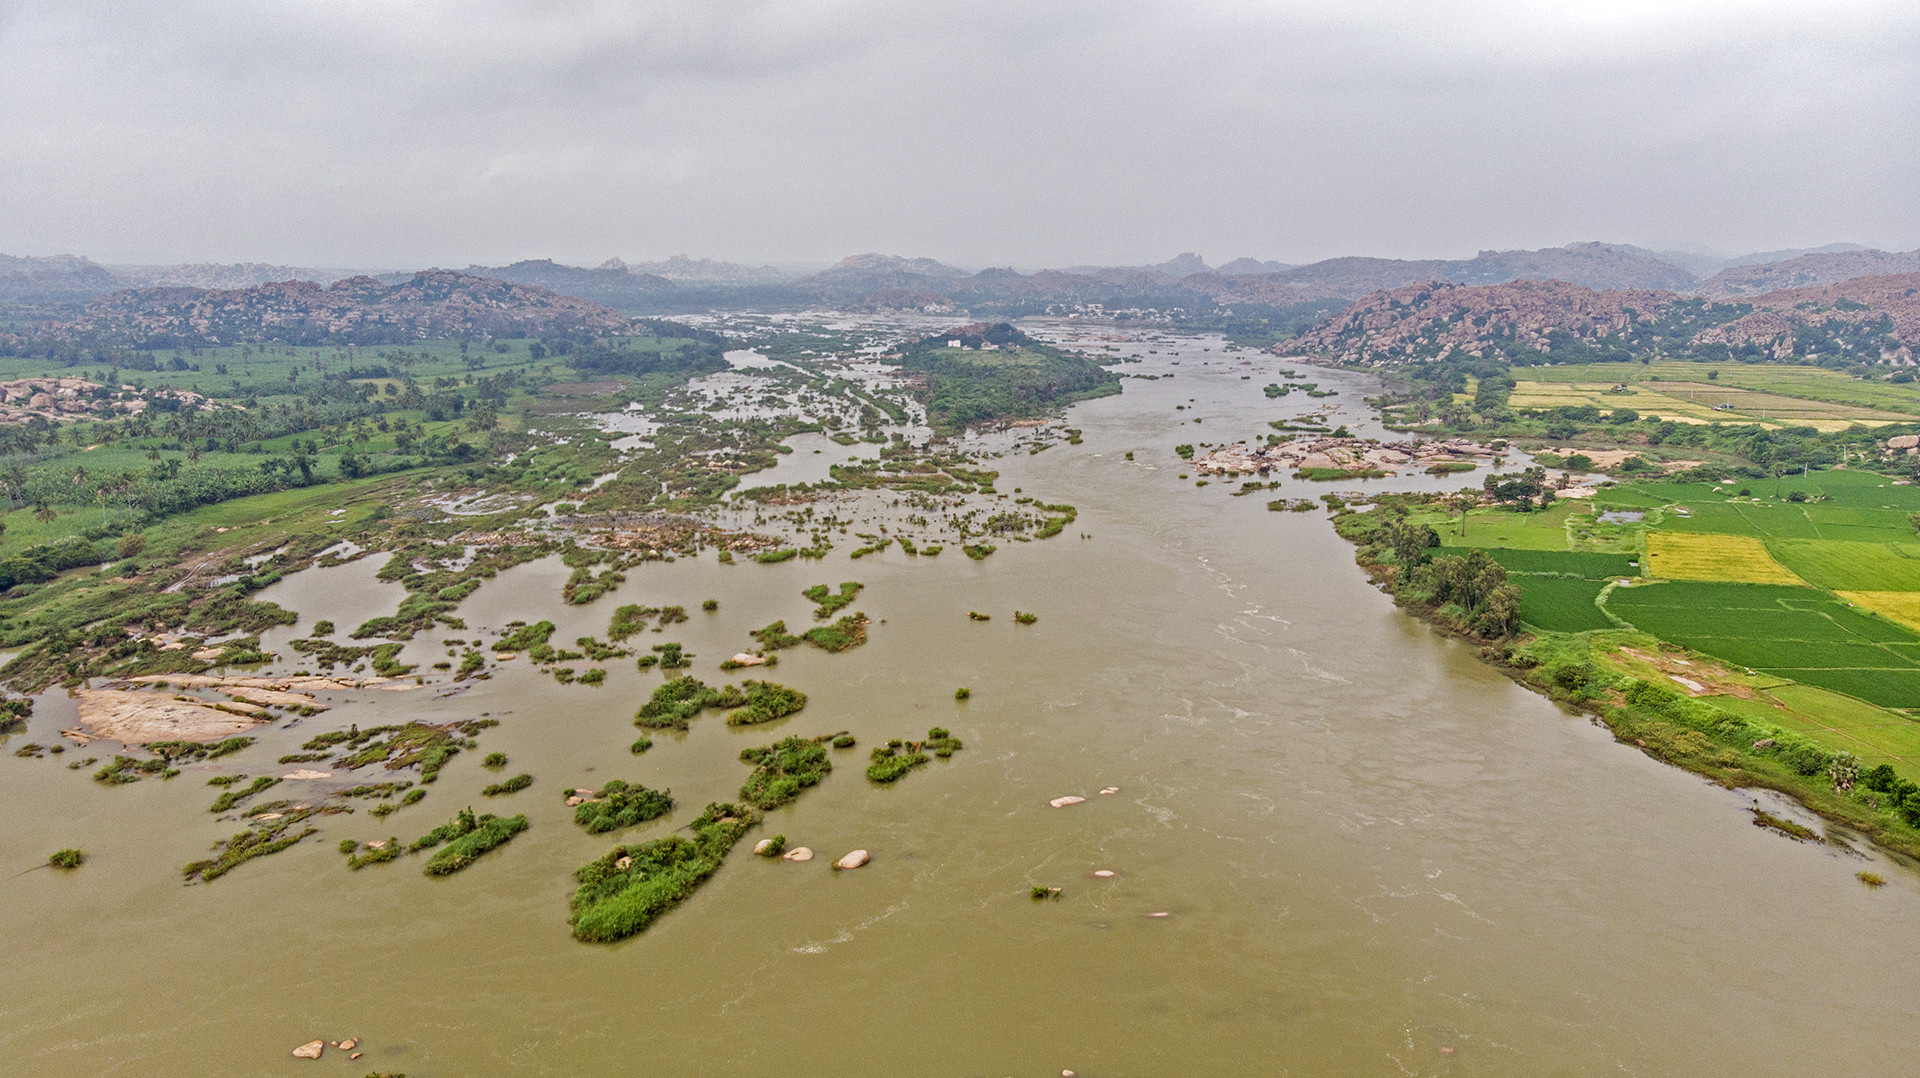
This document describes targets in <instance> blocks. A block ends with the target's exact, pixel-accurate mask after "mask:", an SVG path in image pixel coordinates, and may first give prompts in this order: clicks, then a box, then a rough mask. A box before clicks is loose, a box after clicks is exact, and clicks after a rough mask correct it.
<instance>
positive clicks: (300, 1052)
mask: <svg viewBox="0 0 1920 1078" xmlns="http://www.w3.org/2000/svg"><path fill="white" fill-rule="evenodd" d="M326 1050H327V1042H326V1041H308V1042H307V1043H305V1044H303V1045H301V1046H300V1047H298V1048H295V1049H294V1050H293V1058H295V1059H319V1058H320V1053H321V1052H324V1051H326Z"/></svg>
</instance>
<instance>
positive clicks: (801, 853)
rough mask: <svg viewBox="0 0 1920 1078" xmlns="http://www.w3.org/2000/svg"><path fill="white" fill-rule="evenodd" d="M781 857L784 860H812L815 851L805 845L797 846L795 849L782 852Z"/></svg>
mask: <svg viewBox="0 0 1920 1078" xmlns="http://www.w3.org/2000/svg"><path fill="white" fill-rule="evenodd" d="M780 858H781V860H783V861H811V860H813V851H812V850H809V849H807V848H806V847H805V846H795V847H794V848H793V849H791V850H788V851H787V852H786V853H783V854H781V855H780Z"/></svg>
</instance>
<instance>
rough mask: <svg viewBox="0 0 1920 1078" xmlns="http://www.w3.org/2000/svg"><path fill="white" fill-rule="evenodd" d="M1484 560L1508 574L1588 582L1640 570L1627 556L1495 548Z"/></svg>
mask: <svg viewBox="0 0 1920 1078" xmlns="http://www.w3.org/2000/svg"><path fill="white" fill-rule="evenodd" d="M1487 556H1488V557H1491V558H1492V559H1493V560H1494V561H1497V562H1499V563H1500V564H1501V565H1503V566H1505V567H1506V570H1507V572H1509V573H1558V574H1561V575H1565V576H1576V577H1584V578H1586V579H1588V580H1605V579H1608V578H1611V577H1621V576H1639V575H1640V569H1639V567H1638V566H1637V565H1636V564H1635V563H1636V562H1638V561H1639V559H1638V558H1636V557H1634V556H1633V555H1631V554H1601V553H1595V552H1592V551H1584V550H1583V551H1573V550H1532V549H1522V550H1514V549H1508V548H1498V547H1496V548H1492V549H1489V550H1488V551H1487Z"/></svg>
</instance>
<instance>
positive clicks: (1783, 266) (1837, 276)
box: [1698, 248, 1920, 296]
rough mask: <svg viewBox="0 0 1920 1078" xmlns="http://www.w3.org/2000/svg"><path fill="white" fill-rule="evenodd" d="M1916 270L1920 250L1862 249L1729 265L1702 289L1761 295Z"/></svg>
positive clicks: (1720, 293) (1717, 293)
mask: <svg viewBox="0 0 1920 1078" xmlns="http://www.w3.org/2000/svg"><path fill="white" fill-rule="evenodd" d="M1916 271H1920V250H1914V251H1907V252H1904V253H1889V252H1886V251H1871V250H1867V249H1865V248H1860V249H1856V250H1852V251H1845V252H1833V253H1818V254H1805V255H1800V256H1798V257H1795V258H1788V259H1784V260H1782V261H1779V262H1771V263H1749V264H1745V265H1739V266H1729V267H1728V268H1726V269H1723V270H1721V271H1720V272H1719V273H1716V274H1714V275H1713V276H1711V277H1709V278H1707V279H1706V280H1704V281H1701V282H1700V285H1699V289H1698V290H1699V291H1700V292H1701V293H1703V294H1705V295H1709V296H1757V295H1760V294H1761V293H1764V292H1774V291H1778V290H1779V289H1782V288H1808V287H1816V286H1820V285H1830V284H1838V283H1840V282H1842V281H1850V280H1853V279H1854V278H1856V277H1867V276H1872V275H1876V274H1886V273H1913V272H1916Z"/></svg>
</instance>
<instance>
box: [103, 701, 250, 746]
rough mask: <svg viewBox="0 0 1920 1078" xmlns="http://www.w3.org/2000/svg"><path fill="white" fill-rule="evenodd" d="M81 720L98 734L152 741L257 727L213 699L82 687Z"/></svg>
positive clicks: (216, 736)
mask: <svg viewBox="0 0 1920 1078" xmlns="http://www.w3.org/2000/svg"><path fill="white" fill-rule="evenodd" d="M75 695H76V696H77V697H78V699H79V705H80V723H81V725H83V726H85V727H86V728H87V729H89V730H91V731H93V733H94V735H95V736H97V737H104V738H110V739H112V740H114V741H124V742H127V743H130V744H144V743H146V742H149V741H219V740H220V739H222V738H227V737H232V736H233V735H235V734H241V733H245V732H247V731H248V730H251V729H253V728H254V726H255V724H256V720H255V719H253V718H252V717H250V716H247V715H236V714H234V713H232V712H230V711H221V710H219V709H217V708H214V707H212V706H210V705H207V704H199V703H192V702H190V701H186V700H175V699H174V698H173V697H171V696H165V695H162V694H160V693H157V692H136V691H130V690H125V689H81V690H80V691H79V692H78V693H76V694H75Z"/></svg>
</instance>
